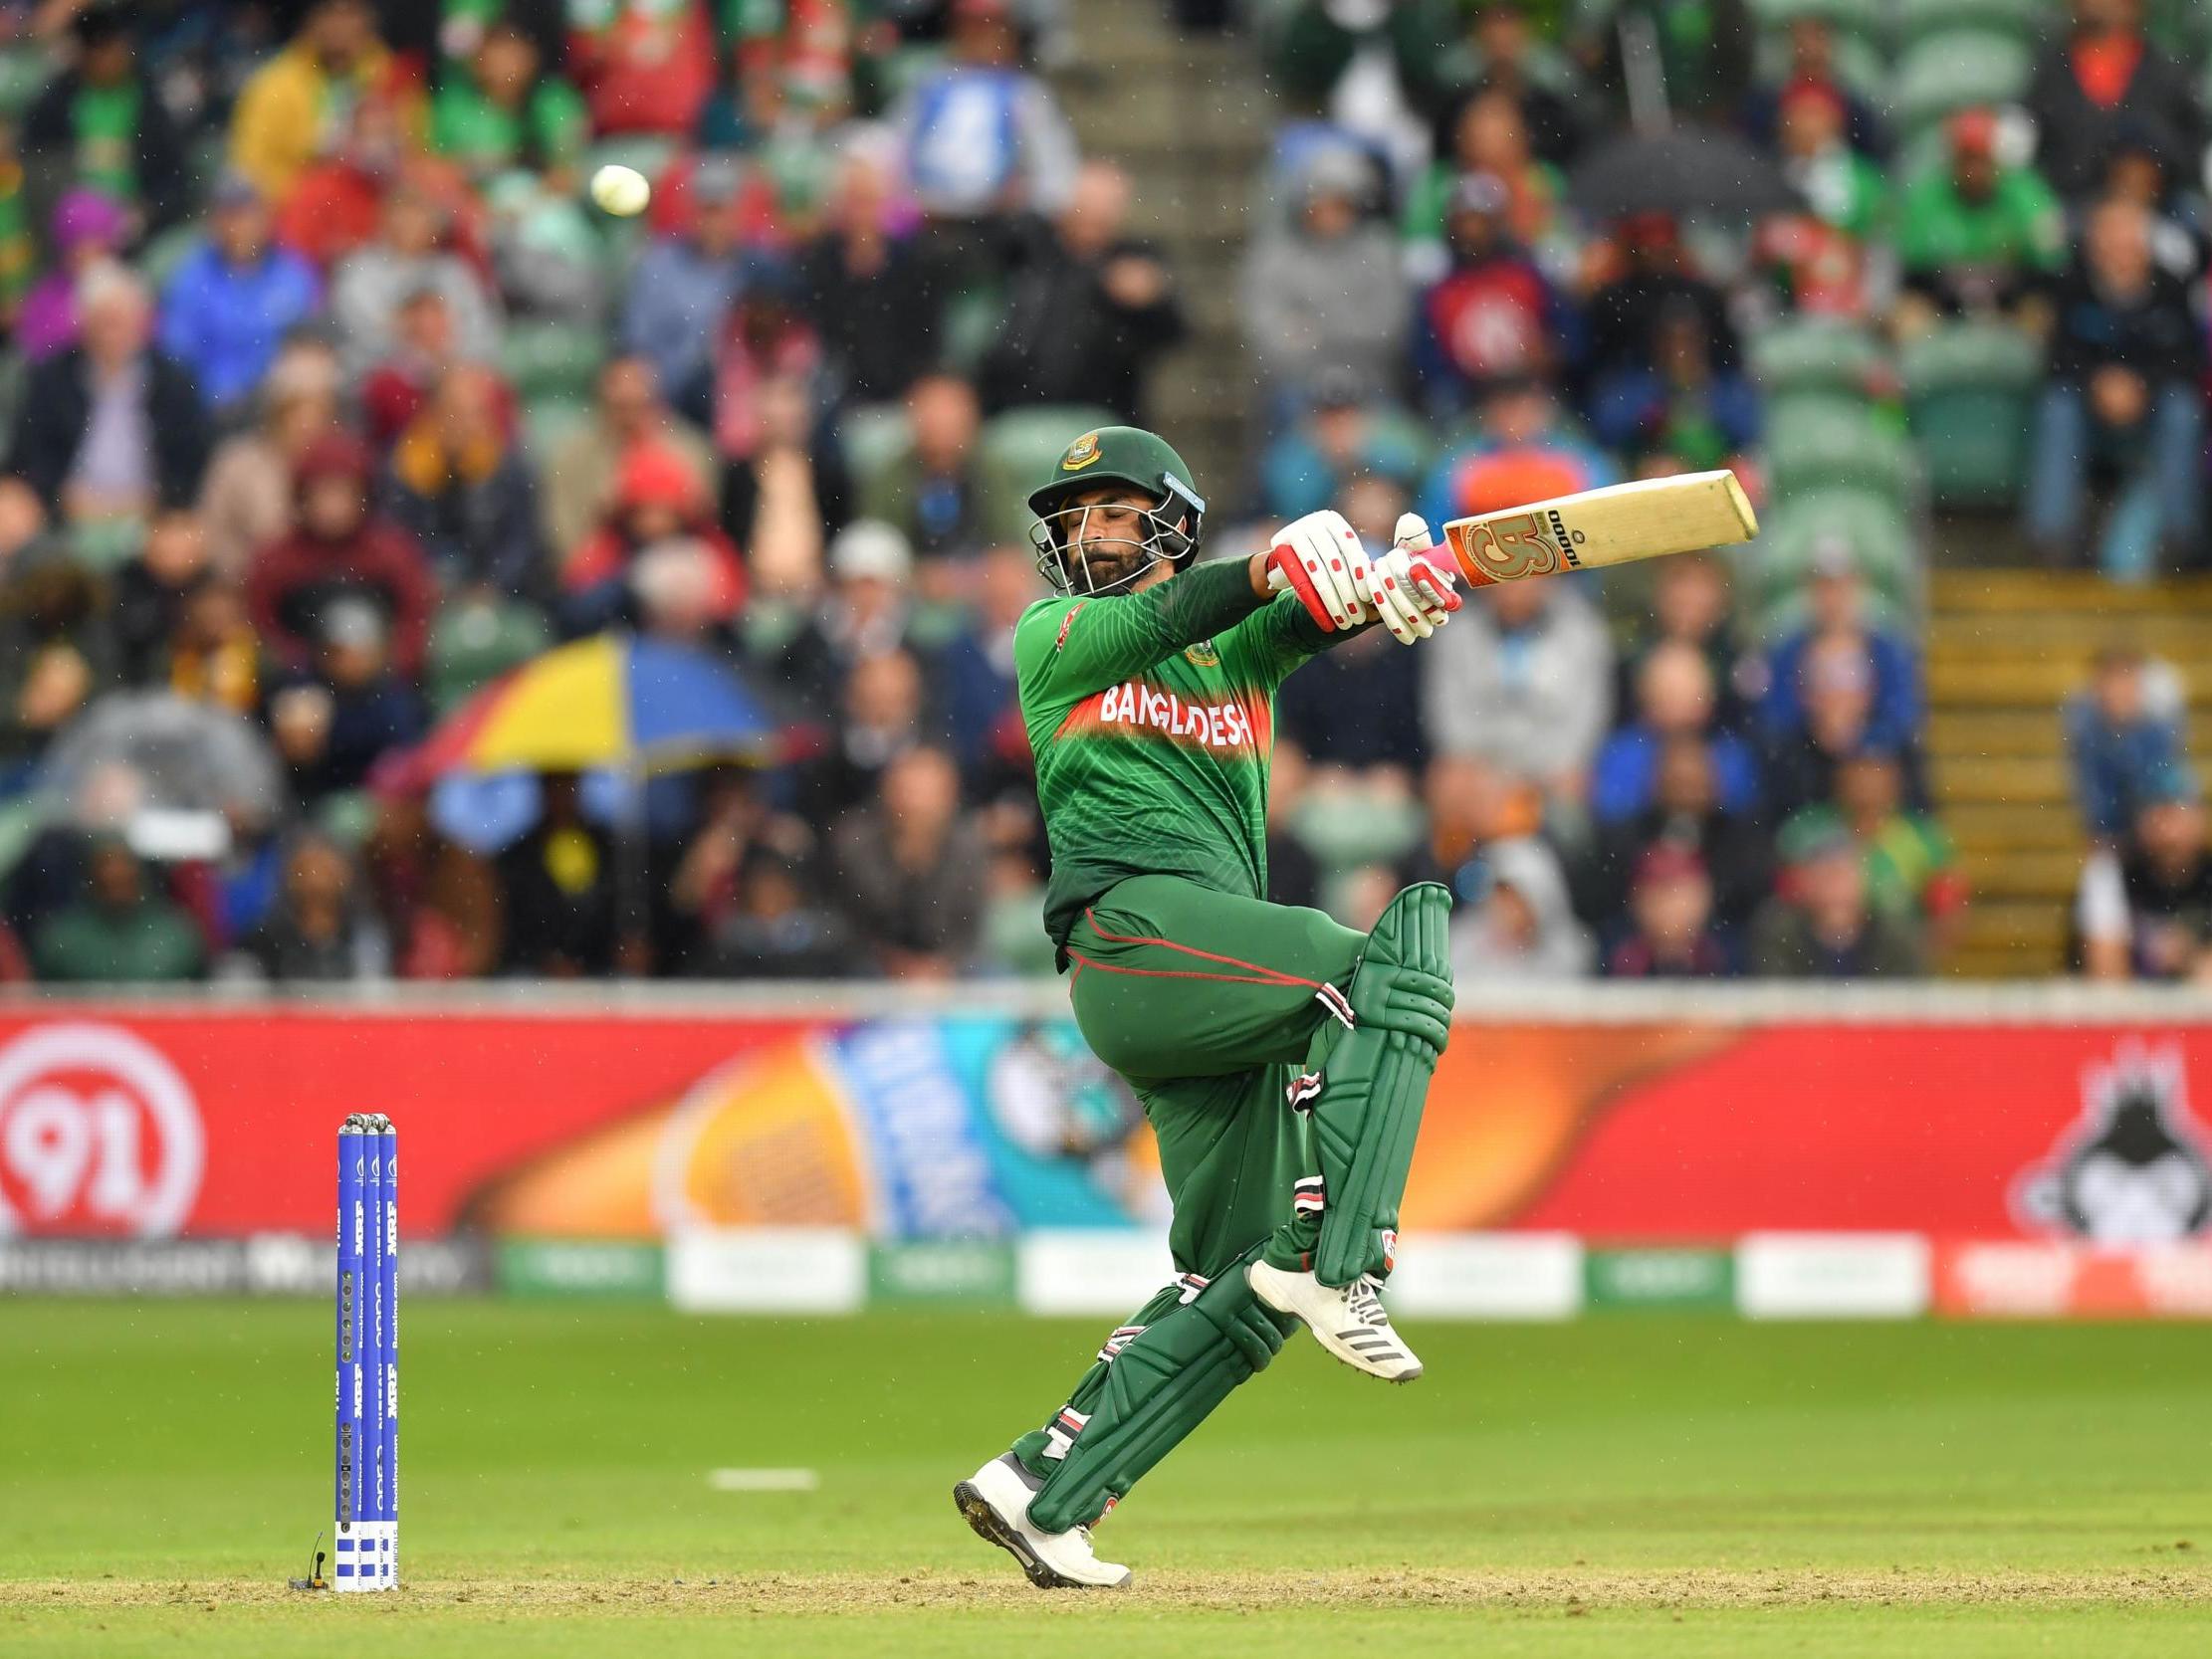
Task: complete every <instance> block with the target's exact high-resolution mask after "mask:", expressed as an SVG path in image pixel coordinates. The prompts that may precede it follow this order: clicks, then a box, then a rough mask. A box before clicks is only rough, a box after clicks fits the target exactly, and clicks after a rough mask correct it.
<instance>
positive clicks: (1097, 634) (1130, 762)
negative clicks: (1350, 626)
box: [1013, 559, 1335, 945]
mask: <svg viewBox="0 0 2212 1659" xmlns="http://www.w3.org/2000/svg"><path fill="white" fill-rule="evenodd" d="M1334 637H1335V636H1332V635H1328V634H1324V633H1323V632H1322V631H1321V630H1320V629H1319V628H1317V627H1315V626H1314V624H1313V622H1312V621H1311V619H1310V618H1308V617H1307V615H1306V613H1305V609H1304V607H1302V606H1301V605H1300V604H1299V603H1298V601H1297V600H1296V599H1295V598H1293V597H1291V596H1290V595H1288V594H1284V595H1281V596H1279V597H1277V598H1275V599H1274V600H1272V601H1267V600H1261V599H1258V598H1255V597H1254V595H1253V594H1252V591H1251V584H1250V580H1249V578H1248V576H1247V574H1246V569H1245V563H1244V561H1243V560H1242V559H1227V560H1222V561H1220V562H1218V563H1214V564H1202V565H1198V566H1196V567H1194V568H1193V569H1190V570H1186V571H1184V572H1183V573H1182V574H1180V575H1178V576H1174V577H1172V578H1170V579H1169V580H1167V581H1165V582H1162V583H1160V584H1159V585H1157V586H1155V587H1150V588H1147V589H1145V590H1144V591H1143V592H1142V593H1131V594H1116V595H1108V596H1106V597H1103V598H1086V597H1084V596H1081V595H1072V596H1067V597H1062V598H1056V599H1045V600H1040V601H1039V602H1038V603H1036V604H1034V605H1031V606H1030V607H1029V608H1028V610H1027V611H1025V612H1024V613H1022V617H1021V621H1020V622H1019V624H1017V625H1016V627H1015V629H1014V644H1013V657H1014V669H1015V674H1016V677H1017V679H1018V681H1019V685H1020V695H1021V718H1022V721H1023V723H1024V724H1025V725H1026V726H1028V730H1029V748H1030V751H1031V752H1032V753H1033V754H1034V755H1035V757H1036V769H1037V802H1038V805H1039V806H1040V807H1041V808H1042V810H1043V813H1044V830H1045V835H1046V837H1047V839H1048V840H1049V841H1050V842H1051V846H1052V876H1051V880H1050V882H1049V884H1048V885H1047V887H1046V890H1045V899H1044V927H1045V931H1046V932H1047V933H1050V934H1051V935H1052V938H1053V941H1054V942H1055V943H1057V944H1061V945H1064V944H1065V943H1066V941H1067V933H1068V930H1069V929H1070V928H1071V927H1073V926H1074V925H1075V922H1076V919H1077V918H1078V917H1080V916H1081V914H1082V911H1083V907H1084V906H1085V905H1087V904H1089V903H1090V902H1091V901H1092V900H1093V899H1095V898H1097V897H1098V896H1099V895H1100V894H1101V893H1104V892H1105V891H1106V890H1107V889H1108V888H1110V887H1112V886H1113V885H1114V884H1115V883H1116V882H1119V881H1122V880H1123V879H1125V878H1126V877H1130V876H1143V875H1167V876H1182V877H1184V878H1186V879H1187V880H1190V881H1194V882H1198V883H1200V884H1201V885H1203V886H1206V887H1211V888H1217V889H1218V890H1219V891H1221V892H1223V893H1234V894H1239V895H1242V896H1244V897H1247V898H1253V899H1263V898H1265V897H1266V894H1267V761H1268V754H1269V750H1270V748H1271V746H1272V743H1273V740H1274V699H1275V688H1276V687H1277V686H1279V685H1281V684H1282V681H1283V678H1284V677H1285V676H1286V675H1288V674H1289V673H1290V671H1291V670H1292V669H1294V668H1296V667H1297V666H1298V665H1299V664H1300V663H1302V662H1304V661H1306V659H1307V658H1309V657H1311V656H1313V655H1314V654H1315V653H1316V652H1318V651H1320V650H1321V649H1322V648H1323V647H1324V646H1326V645H1327V644H1329V643H1330V641H1331V640H1332V638H1334Z"/></svg>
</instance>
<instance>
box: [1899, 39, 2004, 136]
mask: <svg viewBox="0 0 2212 1659" xmlns="http://www.w3.org/2000/svg"><path fill="white" fill-rule="evenodd" d="M2034 70H2035V59H2034V51H2033V49H2032V48H2031V47H2030V46H2029V45H2028V43H2027V42H2026V41H2025V40H2022V39H2020V38H2019V37H2018V36H2014V35H2007V34H2002V33H1998V32H1995V31H1992V30H1989V29H1954V30H1946V31H1944V32H1943V33H1941V34H1935V35H1929V36H1926V37H1925V38H1923V39H1922V40H1920V41H1918V42H1916V43H1914V44H1913V45H1912V46H1910V47H1907V48H1906V49H1905V51H1904V53H1903V55H1902V56H1901V57H1900V58H1899V59H1898V61H1897V73H1896V97H1895V100H1894V102H1893V105H1892V106H1893V107H1894V109H1895V111H1896V117H1897V121H1898V123H1899V125H1900V126H1901V127H1902V128H1903V129H1904V131H1905V133H1906V134H1907V135H1908V136H1909V135H1911V134H1914V133H1918V132H1921V131H1923V130H1925V129H1926V128H1928V127H1930V126H1933V125H1935V124H1936V123H1937V122H1938V121H1940V120H1942V119H1943V117H1944V116H1946V115H1948V114H1950V113H1952V112H1953V111H1954V110H1958V109H1968V108H1974V107H1978V106H1982V105H1987V104H2012V103H2015V102H2017V101H2018V100H2019V98H2020V97H2021V95H2022V94H2024V93H2026V92H2027V90H2028V81H2029V78H2030V77H2031V76H2032V75H2033V73H2034Z"/></svg>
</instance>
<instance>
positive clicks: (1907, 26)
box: [1896, 0, 2063, 53]
mask: <svg viewBox="0 0 2212 1659" xmlns="http://www.w3.org/2000/svg"><path fill="white" fill-rule="evenodd" d="M2061 11H2063V8H2061V7H2055V6H2053V5H2051V4H2049V0H1897V12H1896V16H1897V47H1898V50H1899V52H1900V53H1903V52H1909V51H1910V50H1911V49H1912V47H1914V46H1915V45H1917V44H1918V43H1919V42H1921V41H1924V40H1926V39H1928V38H1929V37H1930V36H1933V35H1943V34H1956V33H1961V32H1966V31H1982V32H1987V33H1989V34H1993V35H2009V36H2011V37H2012V38H2013V39H2014V40H2017V41H2019V42H2021V43H2022V44H2023V45H2026V46H2028V47H2029V48H2030V49H2031V50H2032V49H2033V47H2034V45H2035V43H2036V41H2037V39H2038V38H2039V36H2040V34H2041V32H2042V31H2043V30H2044V29H2045V28H2046V27H2049V26H2053V25H2057V26H2061V27H2063V18H2062V17H2060V16H2058V15H2056V14H2058V13H2060V12H2061Z"/></svg>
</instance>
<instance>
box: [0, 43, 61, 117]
mask: <svg viewBox="0 0 2212 1659" xmlns="http://www.w3.org/2000/svg"><path fill="white" fill-rule="evenodd" d="M53 73H54V60H53V58H52V57H50V56H49V55H48V52H47V50H46V49H44V48H42V47H40V46H39V45H37V44H36V43H35V42H34V43H32V44H30V45H25V46H11V47H9V48H8V49H7V50H6V51H4V52H0V120H5V121H8V122H9V123H10V124H13V123H14V122H15V121H17V120H19V119H20V118H21V117H22V116H23V114H24V112H25V111H26V110H28V109H29V108H30V107H31V105H32V104H34V103H35V102H36V101H37V99H38V96H39V93H40V91H41V89H43V88H44V87H45V86H46V82H47V78H48V77H49V76H51V75H52V74H53Z"/></svg>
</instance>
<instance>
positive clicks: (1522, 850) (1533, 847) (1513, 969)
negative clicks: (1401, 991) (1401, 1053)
mask: <svg viewBox="0 0 2212 1659" xmlns="http://www.w3.org/2000/svg"><path fill="white" fill-rule="evenodd" d="M1528 585H1531V586H1534V585H1536V584H1534V583H1531V584H1528ZM1482 864H1483V869H1484V874H1485V877H1486V882H1485V886H1484V890H1483V892H1482V893H1481V896H1480V897H1479V898H1477V899H1475V900H1474V902H1473V903H1471V904H1462V905H1460V906H1459V907H1458V909H1457V910H1456V911H1455V912H1454V914H1453V915H1452V918H1451V941H1450V942H1451V975H1452V977H1453V978H1454V979H1456V980H1458V981H1459V982H1460V983H1462V984H1464V983H1468V982H1470V981H1474V980H1483V979H1487V980H1493V981H1495V980H1503V981H1507V982H1510V983H1513V984H1526V983H1533V982H1540V981H1545V980H1559V979H1582V978H1586V977H1588V975H1589V973H1590V971H1591V968H1592V967H1593V966H1594V965H1595V964H1594V962H1593V955H1594V951H1593V948H1592V945H1591V942H1590V933H1589V931H1588V930H1587V929H1585V928H1584V927H1583V925H1582V924H1581V923H1580V922H1578V921H1576V920H1575V914H1574V911H1573V909H1572V908H1571V906H1570V905H1569V903H1568V899H1567V878H1566V876H1565V874H1564V873H1563V872H1562V871H1561V870H1560V867H1559V859H1558V856H1557V855H1556V854H1555V853H1553V851H1552V850H1551V848H1550V847H1548V846H1546V845H1545V844H1544V843H1543V842H1542V841H1541V840H1539V839H1537V838H1536V837H1534V836H1517V837H1512V838H1509V839H1507V840H1503V841H1498V842H1494V843H1492V844H1491V846H1490V847H1489V848H1488V849H1487V851H1486V852H1485V853H1484V854H1483V856H1482Z"/></svg>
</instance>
